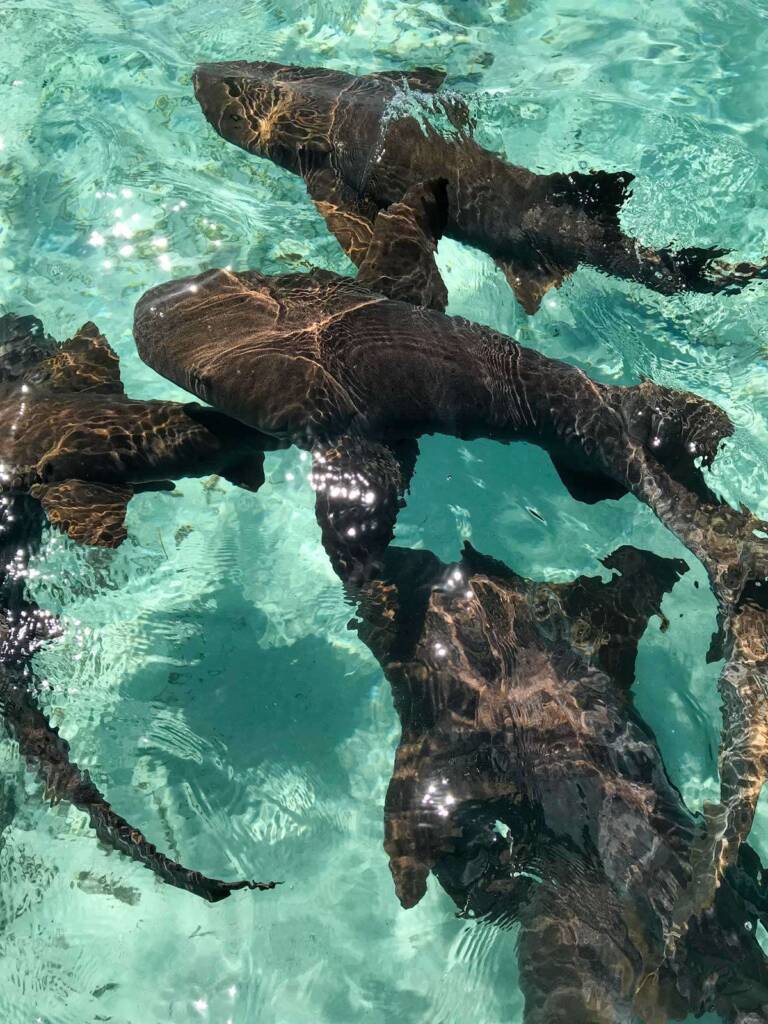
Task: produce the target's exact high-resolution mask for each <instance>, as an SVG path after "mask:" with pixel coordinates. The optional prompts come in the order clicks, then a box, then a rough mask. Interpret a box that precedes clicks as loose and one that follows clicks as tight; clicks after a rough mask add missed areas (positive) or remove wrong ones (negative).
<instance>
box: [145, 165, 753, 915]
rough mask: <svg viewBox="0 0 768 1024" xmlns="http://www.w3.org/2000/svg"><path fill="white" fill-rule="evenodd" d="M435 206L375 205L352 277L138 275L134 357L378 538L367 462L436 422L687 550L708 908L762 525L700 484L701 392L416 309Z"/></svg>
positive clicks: (745, 775) (742, 816) (707, 436)
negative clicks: (706, 682)
mask: <svg viewBox="0 0 768 1024" xmlns="http://www.w3.org/2000/svg"><path fill="white" fill-rule="evenodd" d="M447 217H448V209H447V199H446V185H445V181H444V180H442V179H440V180H438V181H436V182H432V183H429V184H428V185H425V186H418V187H417V188H414V189H413V190H412V191H411V192H410V193H409V194H408V195H407V196H406V197H405V200H404V201H403V202H402V203H398V204H395V206H393V207H391V208H390V209H388V210H387V211H385V212H383V213H380V214H379V215H378V217H377V219H376V225H375V230H374V236H373V238H372V240H371V242H370V245H369V247H368V251H367V255H366V259H365V260H364V262H363V264H362V266H361V267H360V270H359V273H358V279H357V280H352V279H350V278H347V277H342V276H340V275H338V274H332V273H328V272H326V271H322V270H314V271H312V272H310V273H306V274H284V275H278V276H266V275H263V274H260V273H259V272H257V271H247V272H243V273H233V272H231V271H228V270H211V271H207V272H205V273H203V274H201V275H199V276H197V277H194V278H187V279H183V280H179V281H173V282H170V283H168V284H163V285H160V286H158V287H156V288H153V289H152V290H151V291H149V292H147V293H146V294H145V295H144V296H143V297H142V299H141V300H140V301H139V303H138V305H137V307H136V314H135V321H134V334H135V338H136V343H137V346H138V350H139V354H140V355H141V357H142V359H143V360H144V361H145V362H146V363H148V364H149V365H150V366H151V367H153V368H154V369H155V370H157V371H158V372H159V373H161V374H163V375H164V376H166V377H168V378H169V379H171V380H172V381H174V382H175V383H176V384H179V385H180V386H181V387H185V388H187V389H188V390H191V391H192V392H193V393H194V394H196V395H197V396H198V397H200V398H202V399H203V400H205V401H207V402H210V403H211V405H213V406H214V407H215V408H217V409H219V410H220V411H221V412H222V413H225V414H227V415H229V416H233V417H235V418H237V419H239V420H240V421H242V422H243V423H245V424H247V425H248V426H250V427H253V428H254V429H255V430H257V431H259V432H260V433H261V434H263V435H267V436H269V437H270V438H271V439H272V440H271V444H272V446H273V447H277V446H281V445H282V446H287V445H290V444H296V445H298V446H300V447H302V448H305V449H308V450H310V451H312V452H313V454H314V457H315V470H316V473H315V475H316V480H317V483H318V486H326V485H327V486H329V487H335V490H336V495H337V497H341V498H343V501H344V502H347V503H348V504H351V505H352V506H354V508H355V514H358V513H359V512H361V510H362V511H365V510H366V509H367V513H368V514H367V515H366V516H365V517H364V518H365V528H366V530H369V531H371V530H373V531H377V532H378V533H379V534H380V535H381V537H382V539H383V540H384V542H388V541H389V539H390V538H391V536H392V529H393V524H394V518H395V516H396V514H397V505H398V501H399V500H400V498H393V497H392V494H391V493H389V492H388V493H387V494H383V493H377V491H376V490H375V489H372V488H371V487H369V486H368V485H367V483H366V481H367V480H369V479H371V478H372V474H373V472H374V471H375V470H376V468H377V460H378V459H379V458H382V459H384V460H385V461H386V459H388V458H389V459H391V458H392V452H393V451H394V450H401V453H402V454H403V456H404V457H405V458H406V461H407V462H408V465H409V469H408V472H409V473H410V472H412V470H413V464H414V463H415V459H416V457H417V455H418V442H417V438H418V437H419V436H420V435H422V434H433V433H444V434H449V435H453V436H455V437H460V438H467V439H471V438H477V437H485V438H492V439H495V440H497V441H501V442H503V443H509V442H512V441H518V440H521V441H527V442H529V443H532V444H536V445H539V446H540V447H542V448H543V449H544V450H545V451H547V452H548V454H549V455H550V457H551V458H552V461H553V463H554V466H555V468H556V469H557V471H558V473H559V475H560V477H561V479H562V481H563V483H564V484H565V486H566V487H567V488H568V490H569V491H570V493H571V494H572V495H573V497H575V498H576V499H578V500H581V501H586V502H595V501H599V500H601V499H605V498H619V497H621V496H623V495H625V494H627V493H630V494H633V495H634V496H635V497H636V498H638V499H639V500H640V501H642V502H643V503H644V504H646V505H648V506H649V507H650V508H651V509H652V510H653V512H654V513H655V514H656V515H657V517H658V518H659V520H660V521H661V522H662V523H663V524H664V526H666V527H667V528H668V529H669V530H671V531H672V533H674V534H675V536H677V537H678V538H679V539H680V540H681V541H682V543H683V544H684V545H686V547H688V549H689V550H690V551H691V552H692V553H693V554H694V555H695V556H696V557H697V558H698V559H700V561H701V562H702V563H703V564H704V566H705V568H706V570H707V572H708V574H709V578H710V582H711V585H712V589H713V591H714V593H715V595H716V597H717V599H718V602H719V609H720V611H719V616H720V623H719V626H720V629H719V634H718V638H717V642H716V644H714V645H713V656H715V657H721V658H723V659H724V662H725V664H724V668H723V671H722V673H721V676H720V683H719V686H720V691H721V695H722V703H723V730H722V740H721V750H720V776H721V802H720V804H719V805H717V806H714V807H710V808H708V815H709V819H710V822H709V824H710V842H709V843H708V844H707V845H706V848H705V849H703V850H702V851H701V870H700V871H699V872H698V873H697V879H698V882H697V884H696V886H695V887H694V889H693V890H692V891H691V892H690V894H689V897H690V898H689V899H688V901H687V902H685V905H681V908H680V914H681V923H682V922H683V921H686V920H687V919H688V918H689V917H690V915H691V914H692V913H696V912H698V910H700V909H701V908H702V907H704V906H708V905H709V903H710V902H711V899H712V895H713V891H714V887H715V886H716V885H717V884H718V882H719V879H720V878H721V876H722V873H723V870H724V868H725V866H726V865H727V864H728V863H732V862H734V859H735V857H736V855H737V851H738V846H739V843H740V842H741V841H742V840H743V839H745V838H746V836H747V834H748V833H749V829H750V827H751V824H752V819H753V816H754V811H755V806H756V803H757V799H758V797H759V794H760V790H761V787H762V784H763V781H764V780H765V778H766V775H767V774H768V587H766V585H765V584H766V580H768V538H767V536H766V530H768V527H767V526H766V524H765V523H763V522H761V521H760V520H758V519H756V518H755V517H754V516H753V515H752V514H751V513H750V512H749V510H748V509H746V508H744V507H742V508H740V509H738V510H737V509H733V508H731V507H730V506H729V505H727V504H725V503H724V502H722V501H721V500H720V499H719V498H718V497H717V495H715V494H714V493H713V492H712V490H711V489H710V488H709V486H708V485H707V482H706V479H705V477H704V474H703V472H702V467H708V466H710V465H711V463H712V461H713V460H714V458H715V456H716V454H717V452H718V450H719V448H720V445H721V443H722V442H723V440H724V439H725V438H727V437H728V436H730V435H731V434H732V432H733V426H732V424H731V422H730V420H729V419H728V417H727V415H726V414H725V413H724V412H723V410H722V409H720V408H718V407H717V406H716V405H714V404H713V403H712V402H709V401H707V400H705V399H703V398H700V397H698V396H697V395H694V394H690V393H688V392H682V391H674V390H672V389H670V388H666V387H663V386H661V385H658V384H654V383H653V382H652V381H650V380H645V381H643V382H642V383H640V384H637V385H634V386H631V387H620V386H614V385H607V384H600V383H598V382H596V381H593V380H591V379H590V378H589V377H587V376H586V374H584V373H583V372H582V371H581V370H579V369H577V368H575V367H573V366H571V365H569V364H567V363H563V362H560V361H559V360H555V359H548V358H547V357H545V356H543V355H541V354H539V353H538V352H535V351H533V350H532V349H527V348H524V347H523V346H521V345H519V344H518V343H517V342H515V341H514V340H513V339H512V338H509V337H507V336H505V335H502V334H499V333H498V332H496V331H493V330H491V329H490V328H488V327H483V326H480V325H478V324H473V323H470V322H468V321H467V320H464V319H461V318H459V317H448V316H445V315H443V314H441V313H439V312H437V311H434V310H430V309H427V308H425V305H426V300H427V299H428V297H429V296H430V295H431V294H433V293H434V290H435V288H436V287H438V285H437V283H436V277H435V261H434V253H435V244H436V241H437V239H438V238H439V236H440V233H441V232H442V230H443V229H444V227H445V224H446V222H447ZM361 281H362V282H363V283H362V284H361ZM389 295H394V296H395V298H389V297H387V296H389ZM342 440H343V441H344V444H345V445H346V448H345V461H344V473H345V478H344V479H343V480H342V481H340V482H339V481H336V482H335V483H334V480H333V478H332V475H331V477H328V473H326V471H325V466H324V454H323V452H324V449H325V448H326V447H327V446H328V445H330V446H337V445H338V444H339V442H340V441H342ZM406 485H407V481H406ZM393 493H394V492H393ZM340 515H343V513H340Z"/></svg>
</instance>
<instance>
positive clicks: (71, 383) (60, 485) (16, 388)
mask: <svg viewBox="0 0 768 1024" xmlns="http://www.w3.org/2000/svg"><path fill="white" fill-rule="evenodd" d="M0 422H2V423H3V431H2V434H1V435H0V495H3V494H5V495H20V494H27V495H30V496H32V497H34V498H35V499H37V500H38V501H40V502H41V504H42V506H43V508H44V509H45V512H46V514H47V516H48V519H49V521H50V522H51V524H52V525H54V526H56V527H57V528H59V529H61V530H64V531H65V532H66V533H68V534H69V536H70V537H72V538H73V539H74V540H77V541H80V542H82V543H85V544H94V545H98V546H101V547H116V546H117V545H118V544H120V543H121V542H122V541H123V540H124V539H125V537H126V530H125V523H124V521H125V513H126V509H127V505H128V502H129V501H130V499H131V497H132V495H133V494H134V493H136V492H138V491H143V490H171V489H172V488H173V484H172V482H171V481H173V480H174V479H178V478H179V477H185V476H205V475H208V474H211V473H219V474H221V475H222V476H224V477H226V478H227V479H228V480H231V481H232V482H234V483H236V484H239V485H240V486H243V487H246V488H250V489H257V488H258V487H259V486H260V485H261V483H262V482H263V479H264V477H263V460H264V455H263V451H264V442H265V439H264V438H260V437H258V436H257V435H256V434H255V432H254V431H253V430H248V429H247V428H244V427H243V426H242V425H241V424H239V423H235V422H233V421H231V420H228V419H226V417H224V416H222V415H221V414H219V413H216V412H214V411H213V410H211V409H205V408H203V407H202V406H199V405H195V404H192V403H190V404H180V403H178V402H156V401H155V402H144V401H137V400H136V399H131V398H127V397H126V395H125V392H124V389H123V385H122V382H121V380H120V365H119V362H118V358H117V356H116V354H115V353H114V352H113V350H112V349H111V348H110V346H109V344H108V342H107V341H106V339H105V338H104V336H103V335H102V334H100V332H99V330H98V328H97V327H96V326H95V325H94V324H85V325H84V326H83V327H81V328H80V330H79V331H78V332H77V334H76V335H75V336H74V337H73V338H71V339H70V340H69V341H66V342H65V343H64V344H63V345H58V344H57V343H56V342H55V341H54V340H53V339H51V338H50V337H48V336H47V335H46V334H45V333H44V331H43V328H42V325H41V324H40V322H39V321H37V320H35V318H34V317H16V316H14V315H13V314H9V315H7V316H4V317H2V318H0Z"/></svg>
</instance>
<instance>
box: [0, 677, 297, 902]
mask: <svg viewBox="0 0 768 1024" xmlns="http://www.w3.org/2000/svg"><path fill="white" fill-rule="evenodd" d="M0 671H2V673H3V674H2V679H1V681H0V707H1V708H2V718H3V720H4V722H5V724H6V726H7V728H8V730H9V732H10V733H11V735H12V736H13V738H14V739H15V740H16V741H17V743H18V744H19V750H20V751H21V754H22V756H23V757H24V759H25V761H26V762H27V765H28V766H29V767H30V768H31V769H32V770H34V771H35V772H36V774H37V775H38V776H39V777H40V779H41V780H42V781H43V783H44V784H45V795H46V798H47V799H48V800H50V801H51V802H52V803H58V802H59V801H61V800H66V801H68V802H69V803H71V804H72V805H73V806H75V807H77V808H78V810H81V811H84V812H85V813H86V814H87V815H88V817H89V820H90V824H91V827H92V828H93V830H94V831H95V832H96V835H97V836H98V837H99V839H100V840H101V842H102V843H103V844H104V845H105V846H106V847H108V848H110V849H113V850H118V851H120V852H121V853H124V854H127V855H128V856H129V857H131V858H132V859H133V860H137V861H139V862H140V863H141V864H143V865H144V866H145V867H147V868H149V869H150V870H151V871H153V872H154V874H156V875H157V876H158V878H160V879H162V881H164V882H166V883H168V884H169V885H173V886H175V887H176V888H178V889H186V890H187V891H188V892H191V893H193V894H194V895H195V896H199V897H200V898H201V899H204V900H208V901H209V902H210V903H218V902H219V901H220V900H223V899H226V898H227V896H229V895H230V893H232V892H234V891H235V890H237V889H262V890H263V889H273V888H274V887H275V885H277V884H279V883H276V882H252V881H246V880H243V881H237V882H224V881H221V880H219V879H217V878H208V877H206V876H205V875H202V874H200V872H199V871H192V870H190V869H189V868H186V867H184V866H183V865H182V864H179V863H177V862H176V861H174V860H171V859H170V858H169V857H167V856H166V855H165V854H164V853H161V852H160V851H159V850H158V849H157V847H155V846H154V845H153V844H152V843H150V842H149V840H147V839H146V837H145V836H144V835H143V833H142V832H141V831H140V830H139V829H137V828H134V826H133V825H131V824H129V823H128V822H127V821H126V820H125V818H122V817H121V816H120V815H119V814H117V813H116V812H115V811H114V810H112V808H111V807H110V805H109V804H108V803H107V801H106V800H105V799H104V797H103V795H102V794H101V793H100V792H99V790H98V789H97V787H96V786H95V785H94V783H93V782H92V781H91V779H90V777H89V775H88V772H87V771H83V770H81V769H80V768H79V767H78V766H77V764H75V762H74V761H72V759H71V757H70V751H69V744H68V743H67V741H66V740H65V739H64V738H63V737H61V736H60V735H59V732H58V730H57V729H56V728H54V727H53V726H51V724H50V722H49V721H48V719H47V717H46V716H45V714H44V713H43V712H42V711H41V709H40V708H39V707H38V706H37V702H36V701H35V698H34V696H33V695H32V694H31V692H30V690H29V687H28V679H27V678H26V677H24V676H23V675H22V674H21V673H14V672H12V671H9V669H8V668H7V667H5V668H3V669H2V670H0Z"/></svg>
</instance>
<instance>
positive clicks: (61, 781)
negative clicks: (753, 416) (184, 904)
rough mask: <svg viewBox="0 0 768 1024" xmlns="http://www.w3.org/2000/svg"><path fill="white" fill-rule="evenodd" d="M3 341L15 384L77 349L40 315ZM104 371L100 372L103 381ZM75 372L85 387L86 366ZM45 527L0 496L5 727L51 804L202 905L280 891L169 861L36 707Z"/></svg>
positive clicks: (24, 504)
mask: <svg viewBox="0 0 768 1024" xmlns="http://www.w3.org/2000/svg"><path fill="white" fill-rule="evenodd" d="M0 338H2V339H3V340H2V341H1V342H0V366H2V367H3V369H4V371H5V373H6V375H7V376H15V377H16V378H17V379H18V378H19V377H24V376H25V375H26V374H27V373H28V372H29V365H30V362H32V363H33V364H34V365H36V366H37V367H41V366H44V365H45V364H46V360H49V359H51V358H61V355H62V352H64V353H67V354H68V355H74V353H73V351H72V348H69V349H67V348H66V346H65V347H64V348H63V349H59V348H58V347H57V346H56V344H55V343H54V342H52V341H51V340H50V339H49V338H46V336H45V334H44V333H43V330H42V325H41V324H40V322H39V321H38V320H36V319H35V318H34V317H23V318H21V317H14V316H7V317H2V318H0ZM78 351H79V350H78ZM97 351H99V350H97ZM14 367H15V370H14ZM98 372H99V370H98V367H95V368H94V373H95V374H96V376H97V377H98ZM77 374H78V375H77V377H76V380H77V381H78V382H79V381H81V380H82V363H81V365H80V366H79V367H78V371H77ZM94 382H95V380H94ZM43 522H44V519H43V513H42V509H41V507H40V503H39V502H38V501H36V500H34V499H33V498H31V497H29V496H28V495H23V494H14V495H4V496H2V497H0V721H2V723H3V724H4V725H5V727H6V729H7V730H8V732H9V733H10V734H11V736H13V738H14V739H15V740H16V742H17V743H18V745H19V750H20V752H21V754H22V756H23V757H24V759H25V760H26V762H27V764H28V765H29V767H30V768H31V769H32V770H33V771H34V772H35V773H36V774H37V775H38V776H39V777H40V779H41V781H42V782H43V783H44V786H45V796H46V798H47V799H48V800H50V801H51V802H52V803H59V802H61V801H67V802H69V803H71V804H72V805H73V806H75V807H77V808H78V809H79V810H81V811H83V812H85V813H86V814H87V815H88V818H89V820H90V824H91V827H92V828H93V830H94V831H95V833H96V835H97V836H98V838H99V840H100V841H101V842H102V843H103V844H104V845H105V846H106V847H107V848H109V849H114V850H118V851H120V852H121V853H124V854H127V855H128V856H129V857H131V858H133V859H134V860H137V861H139V862H140V863H141V864H144V865H145V866H146V867H147V868H149V869H150V870H151V871H153V872H154V874H156V875H157V876H158V877H159V878H160V879H162V880H163V881H164V882H167V883H168V884H169V885H173V886H176V887H177V888H180V889H185V890H187V891H188V892H191V893H194V895H196V896H199V897H201V898H202V899H205V900H209V901H210V902H218V901H219V900H222V899H225V898H226V897H227V896H229V894H230V893H231V892H234V891H235V890H238V889H246V888H247V889H271V888H274V885H275V883H274V882H249V881H238V882H224V881H221V880H219V879H216V878H208V877H206V876H205V875H202V874H200V872H198V871H193V870H191V869H189V868H186V867H184V866H183V865H182V864H179V863H177V862H176V861H174V860H171V859H170V858H169V857H167V856H166V855H165V854H163V853H161V852H160V851H159V850H158V849H156V847H155V846H154V845H153V844H152V843H151V842H150V841H149V840H148V839H147V838H146V837H145V835H144V834H143V832H142V831H141V830H140V829H138V828H135V827H134V826H133V825H131V824H129V822H127V821H126V820H125V818H123V817H121V816H120V815H119V814H117V812H116V811H114V810H113V809H112V807H111V806H110V805H109V803H107V801H106V800H105V798H104V796H103V795H102V793H101V792H100V791H99V790H98V788H97V787H96V786H95V785H94V783H93V782H92V781H91V779H90V778H89V776H88V773H87V772H86V771H82V770H81V769H80V768H78V766H77V765H76V764H75V763H74V762H73V761H72V758H71V756H70V749H69V744H68V743H67V741H66V740H65V739H64V738H63V737H62V736H60V735H59V731H58V729H55V728H53V727H52V726H51V724H50V722H49V721H48V718H47V716H46V715H45V713H44V712H43V711H42V710H41V708H40V706H39V704H38V701H37V698H36V693H35V688H36V685H37V681H36V680H35V677H34V673H33V668H32V664H31V660H30V659H31V656H32V654H34V652H35V651H36V650H38V649H39V648H40V647H41V646H42V645H43V644H44V643H45V642H46V641H48V640H50V639H52V638H55V637H56V636H58V635H60V628H59V626H58V624H57V622H56V620H55V619H54V618H53V617H52V616H51V615H50V614H49V613H47V612H45V611H44V610H43V609H41V608H39V607H38V606H37V605H36V604H35V603H34V602H32V601H31V600H29V598H28V596H27V594H26V588H25V580H26V577H27V573H26V568H27V565H28V562H29V559H30V558H31V557H32V556H33V555H34V554H35V552H36V551H37V550H38V548H39V546H40V540H41V536H42V530H43Z"/></svg>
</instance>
